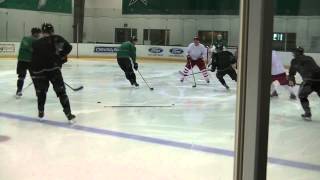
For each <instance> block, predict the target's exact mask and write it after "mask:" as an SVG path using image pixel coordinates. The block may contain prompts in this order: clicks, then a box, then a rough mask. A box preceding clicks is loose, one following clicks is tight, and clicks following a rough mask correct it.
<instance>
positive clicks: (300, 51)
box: [293, 46, 304, 56]
mask: <svg viewBox="0 0 320 180" xmlns="http://www.w3.org/2000/svg"><path fill="white" fill-rule="evenodd" d="M293 54H294V55H296V56H297V55H303V54H304V49H303V47H300V46H298V47H297V48H295V49H294V50H293Z"/></svg>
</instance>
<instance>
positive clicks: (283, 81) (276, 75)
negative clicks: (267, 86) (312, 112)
mask: <svg viewBox="0 0 320 180" xmlns="http://www.w3.org/2000/svg"><path fill="white" fill-rule="evenodd" d="M271 72H272V83H271V97H277V96H278V92H277V90H276V88H275V85H274V82H275V81H278V82H279V84H280V85H281V86H282V87H284V88H285V89H286V90H287V91H288V92H289V93H290V99H293V100H295V99H297V97H296V95H295V93H294V91H293V88H292V87H290V86H289V80H288V78H287V74H286V71H285V68H284V66H283V63H282V62H281V59H280V58H279V57H278V56H277V54H276V52H275V51H272V70H271Z"/></svg>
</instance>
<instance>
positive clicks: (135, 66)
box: [133, 62, 139, 71]
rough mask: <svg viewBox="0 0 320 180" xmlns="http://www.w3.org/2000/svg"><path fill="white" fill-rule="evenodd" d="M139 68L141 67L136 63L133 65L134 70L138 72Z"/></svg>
mask: <svg viewBox="0 0 320 180" xmlns="http://www.w3.org/2000/svg"><path fill="white" fill-rule="evenodd" d="M138 67H139V66H138V63H136V62H135V63H134V64H133V68H134V69H135V70H136V71H137V70H138Z"/></svg>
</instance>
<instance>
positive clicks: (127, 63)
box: [117, 36, 139, 87]
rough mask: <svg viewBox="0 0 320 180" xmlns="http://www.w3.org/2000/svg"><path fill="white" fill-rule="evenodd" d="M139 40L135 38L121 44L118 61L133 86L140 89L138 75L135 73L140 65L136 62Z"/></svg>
mask: <svg viewBox="0 0 320 180" xmlns="http://www.w3.org/2000/svg"><path fill="white" fill-rule="evenodd" d="M137 41H138V39H137V38H136V37H135V36H133V37H131V38H130V41H127V42H124V43H122V44H121V46H120V48H119V51H118V52H117V61H118V64H119V66H120V68H121V69H122V70H123V72H124V73H125V75H126V78H127V79H128V80H129V81H130V83H131V85H132V86H136V87H138V86H139V84H138V83H137V81H136V75H135V73H134V71H133V68H134V69H135V70H138V63H137V62H136V47H135V44H136V43H137Z"/></svg>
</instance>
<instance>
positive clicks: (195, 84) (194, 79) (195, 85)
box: [188, 59, 197, 88]
mask: <svg viewBox="0 0 320 180" xmlns="http://www.w3.org/2000/svg"><path fill="white" fill-rule="evenodd" d="M188 61H189V64H190V68H191V72H192V76H193V82H194V85H193V86H192V87H193V88H195V87H197V83H196V78H195V77H194V72H193V67H192V64H191V59H188Z"/></svg>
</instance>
